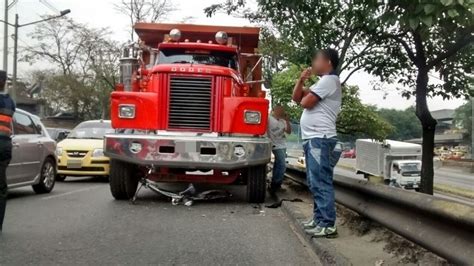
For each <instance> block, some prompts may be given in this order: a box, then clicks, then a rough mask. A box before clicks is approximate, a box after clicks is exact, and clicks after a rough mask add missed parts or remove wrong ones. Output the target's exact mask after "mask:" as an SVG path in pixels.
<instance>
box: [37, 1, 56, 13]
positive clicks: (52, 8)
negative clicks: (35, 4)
mask: <svg viewBox="0 0 474 266" xmlns="http://www.w3.org/2000/svg"><path fill="white" fill-rule="evenodd" d="M39 2H40V3H41V4H43V5H44V6H45V7H47V8H49V9H50V10H52V11H53V12H55V13H59V12H60V11H59V9H57V8H56V7H55V6H53V5H52V4H51V3H50V2H49V1H48V0H39Z"/></svg>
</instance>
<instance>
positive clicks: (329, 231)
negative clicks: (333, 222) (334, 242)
mask: <svg viewBox="0 0 474 266" xmlns="http://www.w3.org/2000/svg"><path fill="white" fill-rule="evenodd" d="M305 231H306V233H307V234H308V235H311V236H313V237H326V238H336V237H337V228H336V226H332V227H321V226H319V225H318V226H316V227H315V228H313V229H306V230H305Z"/></svg>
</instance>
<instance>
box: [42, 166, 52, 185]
mask: <svg viewBox="0 0 474 266" xmlns="http://www.w3.org/2000/svg"><path fill="white" fill-rule="evenodd" d="M43 175H44V179H43V183H44V185H45V186H46V187H47V188H50V187H51V186H52V185H53V183H54V169H53V165H52V164H51V163H49V162H48V163H46V164H45V165H44V168H43Z"/></svg>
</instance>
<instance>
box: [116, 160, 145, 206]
mask: <svg viewBox="0 0 474 266" xmlns="http://www.w3.org/2000/svg"><path fill="white" fill-rule="evenodd" d="M135 169H136V167H135V166H134V165H133V164H129V163H125V162H121V161H117V160H111V162H110V175H109V184H110V192H112V196H113V197H114V198H115V199H117V200H128V199H131V198H132V197H133V196H134V195H135V192H136V191H137V187H138V181H139V179H138V177H137V176H136V171H134V170H135Z"/></svg>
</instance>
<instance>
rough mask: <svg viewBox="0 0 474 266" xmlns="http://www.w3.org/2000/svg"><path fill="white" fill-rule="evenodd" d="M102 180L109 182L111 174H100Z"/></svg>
mask: <svg viewBox="0 0 474 266" xmlns="http://www.w3.org/2000/svg"><path fill="white" fill-rule="evenodd" d="M99 179H100V181H102V182H104V183H109V176H108V175H101V176H99Z"/></svg>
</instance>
